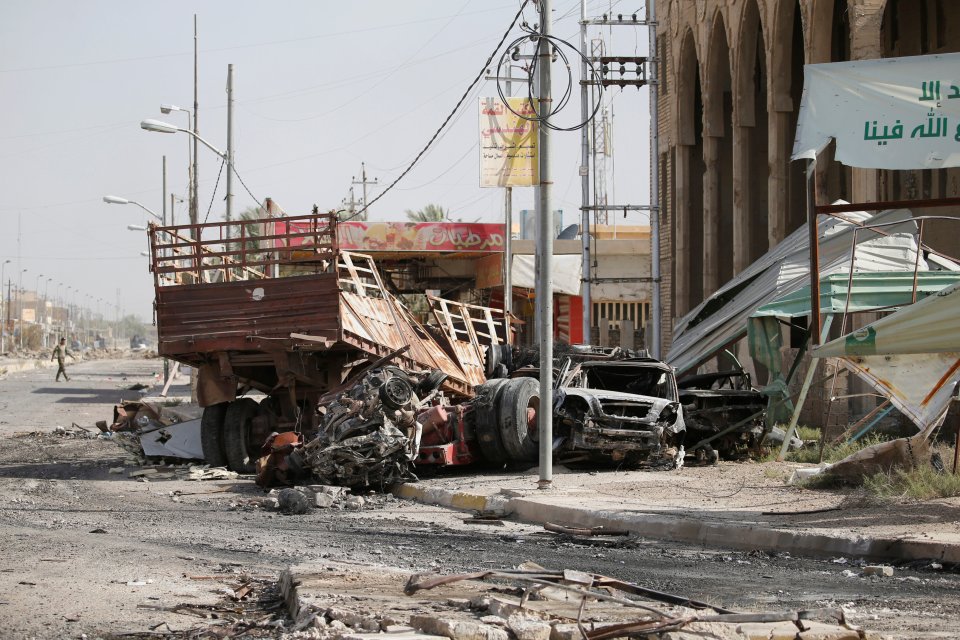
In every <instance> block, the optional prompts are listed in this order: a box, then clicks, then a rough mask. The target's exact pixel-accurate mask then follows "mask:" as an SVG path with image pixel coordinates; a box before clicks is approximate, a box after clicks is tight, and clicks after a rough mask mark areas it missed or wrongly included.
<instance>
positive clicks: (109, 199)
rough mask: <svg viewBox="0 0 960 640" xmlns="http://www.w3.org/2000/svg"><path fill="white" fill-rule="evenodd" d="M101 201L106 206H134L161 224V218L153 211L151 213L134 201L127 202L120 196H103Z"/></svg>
mask: <svg viewBox="0 0 960 640" xmlns="http://www.w3.org/2000/svg"><path fill="white" fill-rule="evenodd" d="M103 201H104V202H106V203H107V204H135V205H137V206H138V207H140V208H141V209H143V210H144V211H146V212H147V213H149V214H150V215H152V216H153V217H154V218H156V219H157V220H159V221H160V222H161V223H162V222H163V216H159V215H157V214H156V213H155V212H154V211H152V210H151V209H149V208H148V207H145V206H143V205H142V204H140V203H139V202H137V201H136V200H128V199H127V198H121V197H120V196H103Z"/></svg>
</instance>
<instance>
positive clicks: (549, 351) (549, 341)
mask: <svg viewBox="0 0 960 640" xmlns="http://www.w3.org/2000/svg"><path fill="white" fill-rule="evenodd" d="M552 4H553V3H552V2H551V0H540V1H539V10H540V33H541V35H542V36H543V37H541V38H540V39H539V41H538V43H537V56H538V57H539V62H538V65H537V71H538V75H539V83H538V84H539V86H538V96H537V98H538V109H537V110H538V112H539V113H540V115H541V117H543V116H544V115H545V114H546V115H549V113H550V112H551V111H552V108H553V101H552V97H551V83H550V63H551V55H550V42H549V40H548V39H547V38H548V37H549V36H550V35H551V22H552V20H553V17H552V16H551V13H550V12H551V10H552V6H551V5H552ZM539 142H540V144H539V155H540V158H539V164H540V184H539V186H538V187H537V198H536V202H537V208H538V211H537V215H538V222H539V233H538V234H537V256H538V257H539V260H538V263H539V269H540V270H539V273H537V289H536V294H537V307H538V309H539V313H538V320H539V332H538V333H539V335H538V336H537V337H538V340H539V343H540V410H539V411H538V412H537V428H538V434H539V437H540V477H539V481H538V482H537V488H538V489H548V488H550V486H551V483H552V482H553V282H552V280H551V273H550V272H551V266H552V265H551V262H552V258H553V233H554V230H553V208H552V204H551V201H550V195H551V194H550V186H551V182H550V128H549V127H546V126H543V124H542V123H541V125H540V127H539Z"/></svg>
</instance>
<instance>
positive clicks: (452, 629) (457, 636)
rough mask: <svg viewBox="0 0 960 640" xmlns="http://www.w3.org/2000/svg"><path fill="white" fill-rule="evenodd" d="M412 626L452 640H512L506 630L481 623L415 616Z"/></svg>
mask: <svg viewBox="0 0 960 640" xmlns="http://www.w3.org/2000/svg"><path fill="white" fill-rule="evenodd" d="M410 624H411V625H413V626H414V627H415V628H417V629H420V630H421V631H423V632H424V633H429V634H434V635H439V636H446V637H448V638H451V640H510V635H509V634H508V633H507V631H506V630H505V629H499V628H497V627H493V626H490V625H488V624H483V623H480V622H470V621H467V620H454V619H451V618H436V617H434V616H427V615H415V616H411V617H410Z"/></svg>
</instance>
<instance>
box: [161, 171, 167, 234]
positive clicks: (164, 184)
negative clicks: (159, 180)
mask: <svg viewBox="0 0 960 640" xmlns="http://www.w3.org/2000/svg"><path fill="white" fill-rule="evenodd" d="M160 202H162V203H163V226H167V156H163V195H162V196H161V198H160Z"/></svg>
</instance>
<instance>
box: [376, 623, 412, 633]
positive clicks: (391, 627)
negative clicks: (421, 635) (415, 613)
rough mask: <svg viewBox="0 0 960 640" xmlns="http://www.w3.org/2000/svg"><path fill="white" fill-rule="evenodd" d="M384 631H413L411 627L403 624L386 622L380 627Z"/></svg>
mask: <svg viewBox="0 0 960 640" xmlns="http://www.w3.org/2000/svg"><path fill="white" fill-rule="evenodd" d="M381 628H382V629H383V632H384V633H413V631H414V629H413V627H410V626H407V625H405V624H388V625H383V626H382V627H381Z"/></svg>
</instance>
